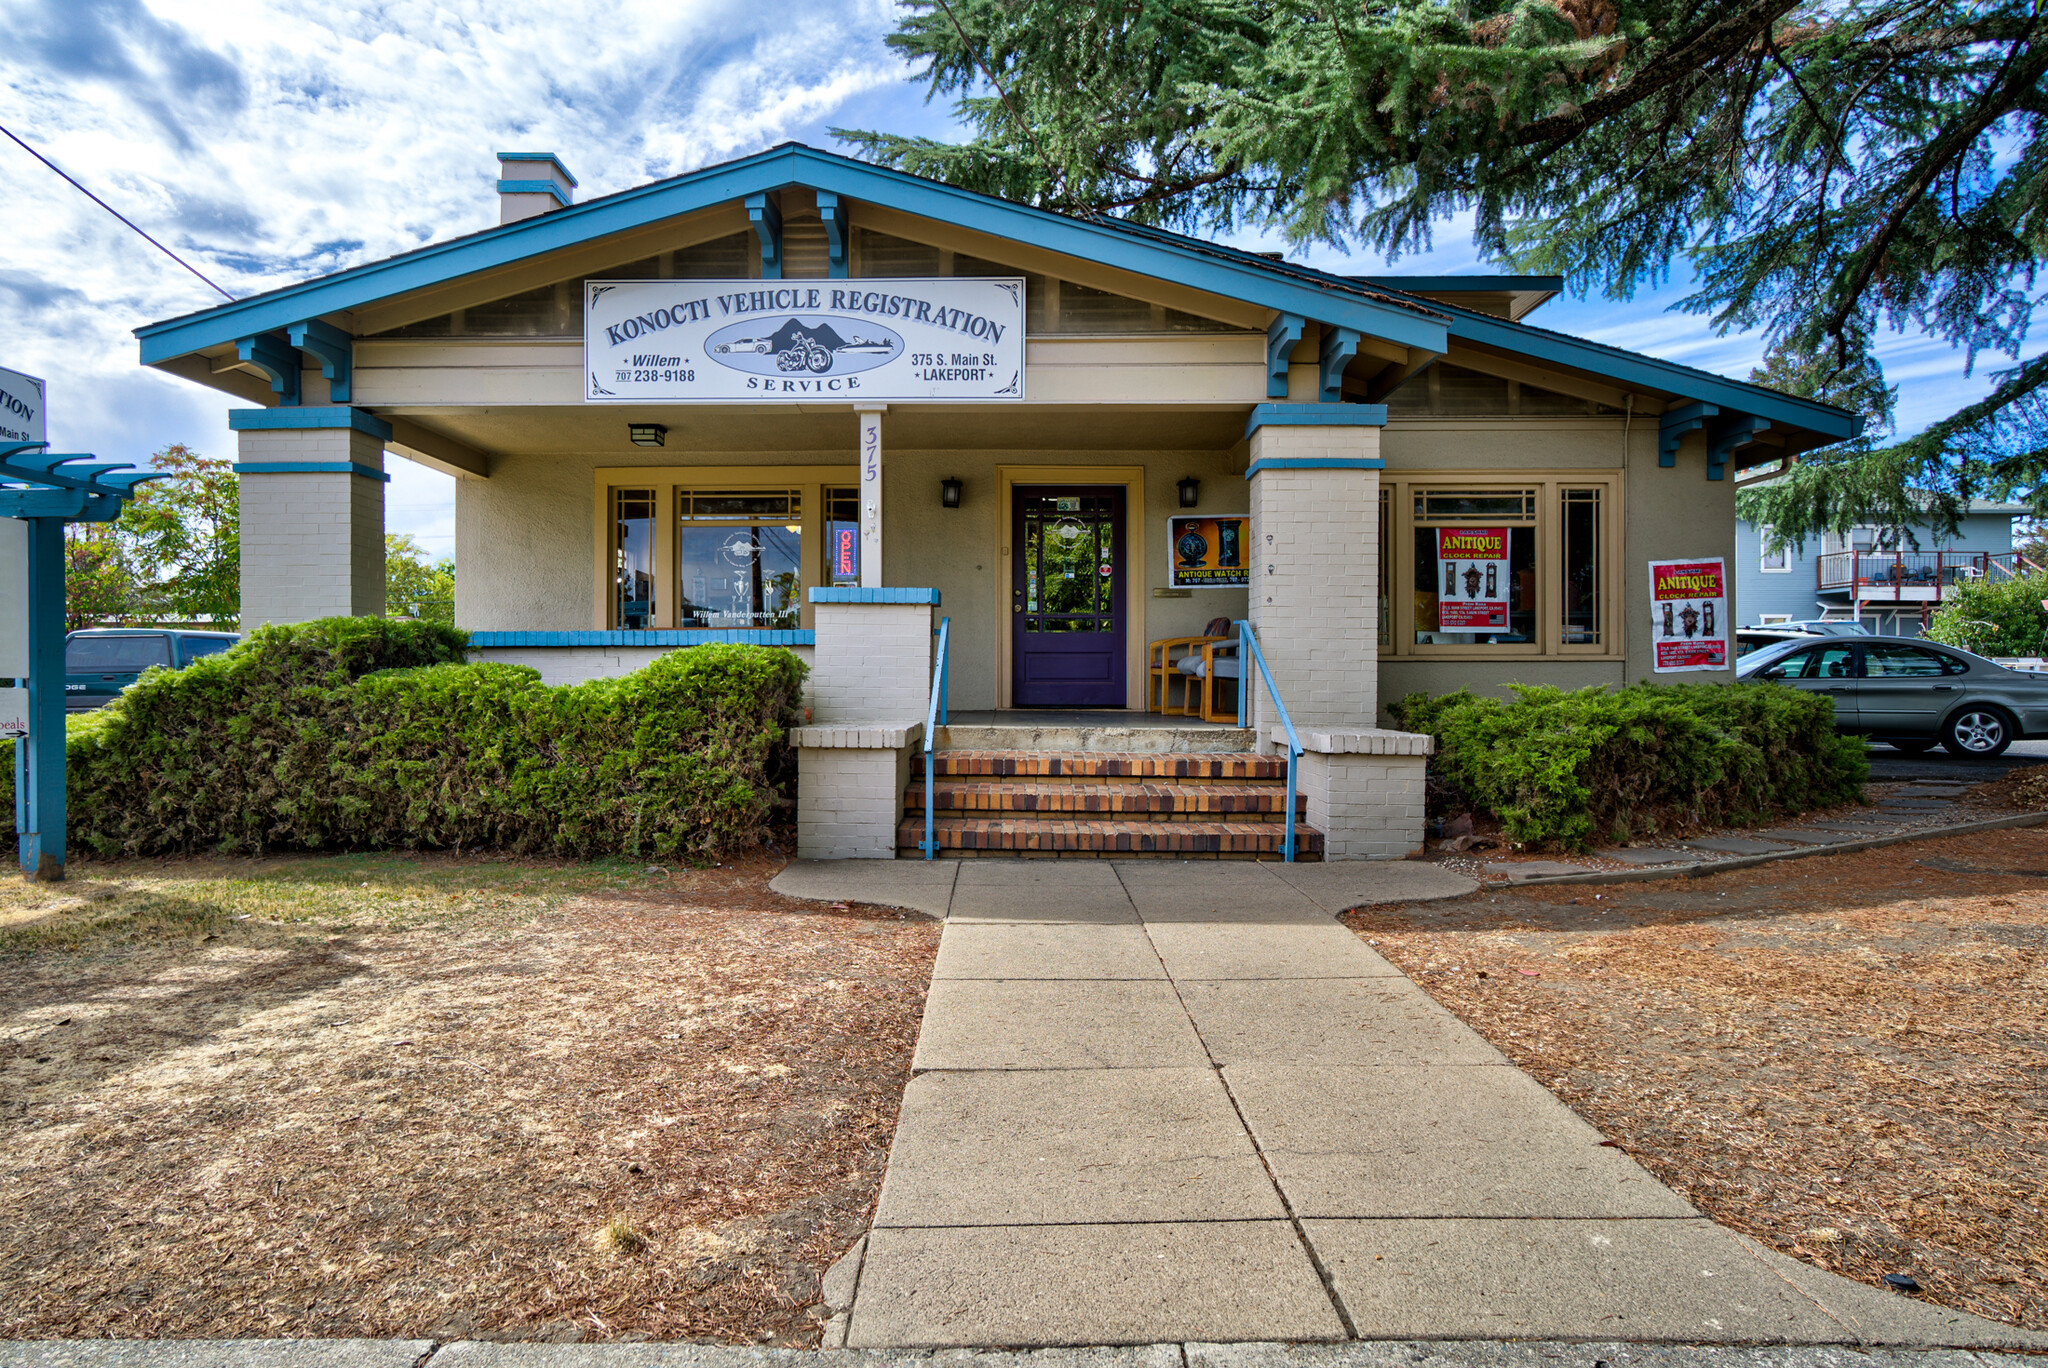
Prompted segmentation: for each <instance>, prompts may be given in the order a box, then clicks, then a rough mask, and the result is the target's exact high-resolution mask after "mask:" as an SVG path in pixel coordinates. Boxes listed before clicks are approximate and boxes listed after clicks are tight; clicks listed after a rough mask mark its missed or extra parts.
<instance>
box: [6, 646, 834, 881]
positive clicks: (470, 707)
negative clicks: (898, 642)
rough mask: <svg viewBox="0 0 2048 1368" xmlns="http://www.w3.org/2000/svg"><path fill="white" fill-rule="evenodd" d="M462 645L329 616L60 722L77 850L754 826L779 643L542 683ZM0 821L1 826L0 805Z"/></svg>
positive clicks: (593, 837) (794, 673) (775, 719)
mask: <svg viewBox="0 0 2048 1368" xmlns="http://www.w3.org/2000/svg"><path fill="white" fill-rule="evenodd" d="M466 641H467V638H466V636H465V635H464V634H463V633H462V632H460V631H458V630H456V629H455V628H453V627H450V626H447V625H446V624H442V623H433V622H419V621H410V620H403V619H383V618H331V619H326V620H323V621H320V622H310V623H301V624H296V625H293V626H289V627H266V628H261V629H259V630H258V631H256V632H255V633H253V634H252V635H251V637H250V638H249V639H248V640H247V641H245V642H243V643H242V644H240V645H238V646H236V647H235V648H234V649H233V650H230V651H227V652H225V653H223V654H221V655H218V656H210V657H207V658H205V659H203V660H200V661H198V662H196V663H194V664H193V665H191V666H189V667H187V668H186V669H183V670H178V671H168V670H153V671H150V672H148V673H147V674H145V675H144V676H143V678H142V679H141V681H140V682H138V683H137V684H136V685H135V686H134V687H133V688H131V689H129V690H128V691H127V692H125V693H124V694H123V695H122V696H121V697H120V698H119V699H118V700H116V701H115V702H114V703H112V704H110V705H109V706H108V707H107V708H105V709H102V710H101V711H100V712H98V713H94V714H90V715H88V716H87V717H85V718H81V719H78V720H77V721H75V722H74V724H73V727H72V730H71V733H70V735H69V737H68V739H67V745H66V752H67V765H68V769H69V775H70V816H71V821H70V829H71V839H72V842H73V844H74V846H76V847H78V848H81V849H90V850H93V851H96V852H98V853H100V854H102V855H108V856H111V855H115V854H156V853H162V852H169V851H190V850H196V849H217V850H222V851H238V852H256V851H263V850H273V849H324V848H332V847H349V848H392V847H397V848H425V847H441V846H452V845H472V846H473V845H488V846H493V847H497V848H500V849H506V850H512V851H517V852H524V853H545V854H557V855H570V856H577V857H583V858H588V857H592V856H599V855H612V854H623V855H629V856H633V857H650V856H651V857H658V858H684V859H691V858H696V859H707V858H713V857H716V856H719V855H722V854H726V853H729V852H731V851H734V850H738V849H741V848H744V847H745V846H748V845H751V844H754V843H756V842H758V841H759V840H760V839H761V838H762V837H763V835H764V834H765V831H766V827H767V821H768V816H769V814H770V812H771V811H772V808H773V805H774V792H773V789H772V787H771V785H770V783H769V782H768V777H767V776H768V771H769V766H770V761H771V756H772V753H773V751H774V749H775V748H776V747H777V746H780V745H782V744H783V741H784V736H785V732H784V728H785V727H786V726H787V725H788V724H789V723H790V722H791V721H792V720H793V718H794V715H795V708H796V702H797V697H798V690H799V688H800V687H801V685H802V681H803V675H804V666H803V664H802V663H801V662H800V661H798V660H797V659H796V657H795V656H794V655H793V654H791V653H790V652H788V651H784V650H776V649H772V648H765V647H753V646H726V645H714V646H698V647H692V648H690V649H688V650H683V651H673V652H670V653H668V654H666V655H663V656H661V657H659V658H657V659H656V660H655V661H654V662H653V663H652V664H650V665H648V666H647V667H646V668H644V669H642V670H638V671H636V672H634V673H633V674H630V675H627V676H625V677H623V678H619V679H600V680H592V681H590V682H588V683H584V684H578V685H573V686H569V687H564V688H549V687H547V686H546V685H543V684H542V683H541V682H540V676H539V675H538V674H536V673H535V672H534V671H532V670H530V669H526V668H524V667H522V666H513V665H504V664H496V663H490V662H485V663H480V664H468V663H465V662H464V654H465V643H466ZM10 760H11V757H10ZM9 786H10V787H11V771H10V775H9ZM0 820H4V821H5V823H6V828H5V831H6V834H8V835H11V834H12V823H13V813H12V806H11V796H10V805H9V807H8V810H7V813H6V816H5V818H4V819H0Z"/></svg>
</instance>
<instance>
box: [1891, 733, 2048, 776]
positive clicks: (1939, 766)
mask: <svg viewBox="0 0 2048 1368" xmlns="http://www.w3.org/2000/svg"><path fill="white" fill-rule="evenodd" d="M2043 764H2048V741H2015V742H2013V743H2012V745H2011V746H2010V747H2009V748H2007V750H2006V752H2005V754H2003V755H2001V756H1999V757H1998V758H1997V759H1995V760H1980V759H1976V758H1969V759H1965V758H1963V757H1962V756H1957V755H1950V754H1949V753H1948V752H1947V751H1945V750H1943V749H1942V748H1941V747H1940V746H1936V747H1935V748H1934V749H1933V750H1930V751H1926V752H1924V753H1922V754H1920V755H1908V754H1906V753H1905V752H1904V751H1895V750H1893V749H1892V748H1891V747H1890V746H1881V745H1873V746H1872V747H1871V748H1870V777H1871V778H1872V779H1875V780H1879V781H1895V780H1901V779H1953V780H1956V781H1958V782H1961V783H1982V782H1983V781H1984V780H1986V779H1996V778H1997V777H1998V776H1999V775H2001V774H2004V773H2005V772H2006V771H2007V770H2013V769H2025V768H2026V767H2028V766H2029V765H2043Z"/></svg>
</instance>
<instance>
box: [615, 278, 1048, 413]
mask: <svg viewBox="0 0 2048 1368" xmlns="http://www.w3.org/2000/svg"><path fill="white" fill-rule="evenodd" d="M584 289H585V294H584V309H583V362H584V365H583V380H584V393H583V397H584V398H585V399H586V400H588V401H589V402H591V403H595V404H630V403H642V404H644V403H650V402H652V403H664V404H673V403H693V402H694V403H735V402H739V403H762V402H770V403H776V402H780V403H812V404H815V403H818V402H820V401H824V402H827V403H830V402H832V401H834V400H839V401H847V402H857V401H861V400H866V401H869V402H884V401H890V400H914V399H974V400H987V399H1022V398H1023V397H1024V282H1023V281H1022V280H984V279H980V278H976V277H970V276H940V277H935V278H931V279H900V280H899V279H889V280H593V281H588V282H586V283H585V286H584Z"/></svg>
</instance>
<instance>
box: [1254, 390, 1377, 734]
mask: <svg viewBox="0 0 2048 1368" xmlns="http://www.w3.org/2000/svg"><path fill="white" fill-rule="evenodd" d="M1386 415H1387V411H1386V409H1385V408H1384V407H1383V406H1381V405H1378V404H1261V405H1259V406H1258V408H1256V409H1254V410H1253V411H1252V417H1251V422H1250V424H1249V425H1248V426H1247V429H1246V436H1247V438H1248V439H1249V441H1250V444H1251V463H1250V467H1249V469H1248V470H1247V472H1246V478H1247V479H1248V480H1249V481H1250V482H1251V524H1252V527H1251V531H1252V538H1251V548H1252V555H1251V572H1252V573H1251V592H1250V621H1251V624H1252V626H1253V627H1255V628H1257V629H1258V634H1259V646H1260V649H1261V650H1262V651H1263V652H1264V653H1265V657H1266V664H1267V665H1268V667H1270V668H1271V670H1272V672H1273V684H1274V687H1276V688H1277V689H1278V690H1279V691H1280V698H1281V701H1283V702H1284V703H1285V704H1286V705H1287V712H1288V715H1289V716H1290V717H1291V718H1293V720H1294V725H1295V728H1296V729H1297V730H1298V731H1303V732H1305V731H1307V730H1308V729H1309V728H1311V727H1316V728H1325V729H1327V728H1338V729H1349V730H1364V729H1370V728H1372V727H1373V726H1374V725H1375V722H1376V720H1377V717H1378V712H1379V519H1380V469H1379V468H1380V428H1381V427H1382V426H1384V425H1385V423H1386ZM1244 673H1245V681H1244V687H1246V688H1248V689H1250V690H1251V691H1252V693H1251V697H1252V699H1253V705H1252V707H1253V711H1252V720H1253V722H1254V724H1255V725H1256V726H1257V728H1258V733H1259V735H1260V736H1262V737H1263V736H1265V735H1266V734H1267V732H1268V731H1269V730H1270V729H1271V727H1272V725H1273V724H1274V723H1276V722H1277V721H1278V720H1279V717H1278V715H1277V714H1276V713H1275V712H1274V711H1273V709H1272V703H1271V700H1270V699H1269V698H1268V697H1267V696H1266V691H1265V687H1264V685H1263V684H1262V683H1261V682H1260V681H1259V679H1258V671H1257V668H1256V667H1255V666H1254V665H1252V664H1251V663H1250V662H1249V661H1248V662H1246V664H1245V667H1244Z"/></svg>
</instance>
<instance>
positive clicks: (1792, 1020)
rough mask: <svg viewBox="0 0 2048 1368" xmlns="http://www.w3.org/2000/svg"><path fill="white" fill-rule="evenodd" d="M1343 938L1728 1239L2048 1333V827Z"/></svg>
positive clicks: (1549, 892) (1395, 922)
mask: <svg viewBox="0 0 2048 1368" xmlns="http://www.w3.org/2000/svg"><path fill="white" fill-rule="evenodd" d="M1346 921H1347V922H1348V923H1349V924H1351V925H1352V926H1353V928H1354V929H1356V930H1357V931H1358V932H1359V934H1360V935H1362V936H1364V937H1365V938H1366V939H1367V940H1368V941H1369V942H1370V943H1371V944H1373V945H1374V946H1375V947H1376V948H1377V949H1378V950H1379V951H1380V952H1381V953H1382V954H1384V955H1386V956H1387V957H1388V958H1389V959H1390V960H1392V961H1393V962H1394V963H1395V964H1397V965H1399V966H1400V967H1401V969H1403V970H1404V971H1405V972H1407V973H1408V974H1409V975H1410V976H1412V977H1413V978H1414V979H1415V980H1416V981H1417V982H1418V983H1420V984H1421V985H1422V986H1423V987H1424V988H1425V989H1427V990H1428V991H1429V992H1430V993H1432V994H1433V995H1435V997H1436V998H1437V999H1438V1000H1439V1001H1441V1002H1442V1003H1443V1004H1444V1005H1445V1006H1447V1007H1449V1008H1450V1009H1451V1010H1452V1011H1454V1012H1456V1013H1457V1014H1458V1015H1459V1016H1460V1017H1462V1018H1463V1019H1464V1020H1465V1021H1467V1022H1468V1023H1470V1024H1471V1025H1472V1026H1473V1027H1474V1029H1476V1030H1478V1031H1479V1032H1480V1033H1481V1034H1482V1035H1484V1036H1485V1037H1486V1038H1487V1039H1488V1040H1490V1041H1492V1042H1493V1043H1494V1044H1495V1045H1496V1046H1498V1047H1499V1048H1500V1049H1501V1050H1502V1051H1504V1052H1505V1053H1506V1054H1507V1056H1508V1057H1509V1058H1510V1059H1512V1060H1513V1061H1514V1062H1515V1063H1516V1064H1518V1065H1520V1066H1521V1067H1522V1068H1524V1069H1527V1070H1528V1071H1529V1072H1530V1073H1532V1074H1533V1075H1535V1076H1536V1077H1537V1078H1538V1079H1539V1080H1541V1081H1542V1082H1543V1083H1544V1084H1545V1085H1546V1086H1548V1087H1549V1088H1551V1089H1552V1090H1553V1091H1554V1092H1556V1093H1557V1094H1558V1095H1559V1096H1560V1097H1562V1098H1563V1099H1564V1100H1565V1101H1566V1102H1567V1103H1569V1104H1570V1105H1571V1106H1572V1107H1573V1108H1574V1109H1575V1110H1577V1111H1578V1112H1579V1113H1580V1114H1581V1115H1582V1116H1584V1117H1586V1118H1587V1119H1588V1120H1589V1121H1591V1122H1592V1123H1593V1124H1594V1125H1595V1126H1596V1127H1598V1128H1599V1129H1600V1130H1601V1132H1602V1133H1603V1134H1604V1135H1606V1136H1607V1137H1608V1138H1610V1139H1611V1140H1613V1141H1614V1142H1616V1143H1617V1144H1619V1145H1620V1147H1621V1148H1623V1149H1624V1150H1626V1151H1627V1152H1628V1153H1629V1154H1631V1155H1633V1156H1635V1157H1636V1158H1637V1159H1638V1160H1639V1161H1641V1162H1642V1163H1643V1164H1644V1165H1645V1166H1646V1167H1647V1168H1649V1169H1650V1171H1651V1172H1653V1173H1654V1174H1656V1175H1657V1177H1658V1178H1660V1179H1662V1180H1663V1181H1664V1182H1666V1183H1668V1184H1670V1185H1671V1186H1672V1187H1674V1188H1676V1189H1677V1190H1678V1191H1679V1192H1681V1193H1683V1194H1684V1195H1685V1196H1686V1198H1687V1199H1688V1200H1690V1201H1691V1202H1692V1203H1693V1204H1694V1205H1695V1206H1697V1207H1698V1208H1699V1209H1700V1210H1701V1211H1703V1212H1705V1213H1706V1214H1708V1215H1710V1216H1712V1217H1713V1218H1715V1219H1716V1220H1718V1221H1720V1222H1722V1223H1724V1224H1726V1225H1729V1226H1732V1227H1734V1228H1735V1229H1737V1230H1741V1231H1744V1232H1746V1233H1747V1234H1749V1235H1752V1236H1754V1237H1755V1238H1757V1239H1758V1240H1760V1241H1762V1242H1763V1243H1765V1244H1768V1245H1771V1246H1772V1247H1774V1248H1776V1249H1779V1250H1781V1251H1783V1252H1785V1253H1787V1254H1790V1255H1793V1256H1794V1257H1797V1258H1800V1259H1804V1260H1806V1261H1807V1262H1808V1263H1811V1264H1814V1265H1817V1266H1818V1267H1821V1268H1825V1269H1828V1270H1830V1271H1832V1272H1835V1273H1840V1274H1843V1275H1845V1276H1847V1277H1852V1278H1856V1279H1859V1280H1861V1281H1864V1282H1867V1283H1872V1284H1877V1285H1880V1286H1881V1285H1882V1284H1881V1282H1880V1279H1881V1278H1882V1276H1883V1275H1884V1274H1886V1273H1900V1272H1907V1273H1911V1274H1912V1275H1913V1276H1914V1277H1915V1278H1917V1280H1918V1281H1919V1283H1920V1285H1921V1287H1922V1288H1923V1289H1924V1291H1923V1293H1922V1294H1921V1295H1923V1296H1925V1297H1927V1298H1928V1299H1930V1300H1933V1301H1936V1302H1939V1303H1941V1304H1943V1305H1946V1306H1951V1307H1955V1308H1959V1309H1961V1310H1965V1311H1969V1312H1973V1313H1975V1314H1977V1315H1981V1316H1988V1317H1991V1318H1993V1319H1995V1320H2001V1321H2005V1322H2007V1323H2009V1324H2014V1325H2021V1326H2026V1327H2029V1328H2032V1329H2037V1330H2038V1329H2048V1220H2044V1218H2043V1215H2042V1208H2043V1206H2044V1204H2048V830H2044V829H2041V828H2031V829H2019V830H2009V831H1994V832H1985V833H1980V834H1977V835H1971V836H1961V837H1951V838H1941V839H1934V840H1928V841H1922V842H1913V843H1908V844H1904V845H1898V846H1891V847H1886V848H1883V849H1880V850H1875V851H1867V852H1861V853H1856V854H1848V855H1835V856H1823V857H1816V858H1811V859H1804V860H1796V861H1788V862H1786V863H1783V864H1777V865H1767V866H1763V867H1759V868H1752V869H1745V870H1741V871H1737V872H1732V873H1729V874H1723V875H1716V876H1713V877H1710V878H1702V879H1673V880H1665V881H1659V882H1653V883H1632V884H1610V885H1577V886H1557V887H1553V888H1548V889H1516V890H1511V891H1497V892H1490V893H1482V894H1476V895H1474V896H1472V897H1470V898H1466V899H1461V900H1458V901H1456V902H1450V903H1433V904H1414V905H1406V906H1382V907H1372V908H1364V909H1360V910H1358V911H1355V912H1352V913H1349V914H1347V916H1346Z"/></svg>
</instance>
